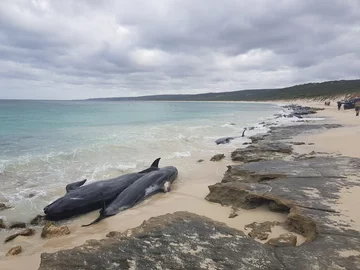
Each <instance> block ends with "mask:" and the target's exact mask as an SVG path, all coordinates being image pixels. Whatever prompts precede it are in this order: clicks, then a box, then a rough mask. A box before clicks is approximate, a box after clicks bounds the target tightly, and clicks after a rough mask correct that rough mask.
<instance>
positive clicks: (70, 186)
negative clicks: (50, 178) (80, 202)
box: [66, 179, 86, 193]
mask: <svg viewBox="0 0 360 270" xmlns="http://www.w3.org/2000/svg"><path fill="white" fill-rule="evenodd" d="M85 182H86V179H84V180H81V181H77V182H74V183H71V184H68V185H67V186H66V193H69V192H70V191H73V190H75V189H78V188H79V187H81V186H82V185H83V184H85Z"/></svg>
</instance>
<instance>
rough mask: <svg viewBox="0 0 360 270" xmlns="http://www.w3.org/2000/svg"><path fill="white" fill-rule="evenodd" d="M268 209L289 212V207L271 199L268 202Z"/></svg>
mask: <svg viewBox="0 0 360 270" xmlns="http://www.w3.org/2000/svg"><path fill="white" fill-rule="evenodd" d="M269 210H270V211H271V212H281V213H283V212H289V207H287V206H285V205H282V204H278V203H277V202H275V201H271V202H269Z"/></svg>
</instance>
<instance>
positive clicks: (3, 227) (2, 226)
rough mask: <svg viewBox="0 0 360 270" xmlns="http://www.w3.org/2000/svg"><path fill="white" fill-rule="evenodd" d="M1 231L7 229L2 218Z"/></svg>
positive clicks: (0, 221) (0, 220) (0, 222)
mask: <svg viewBox="0 0 360 270" xmlns="http://www.w3.org/2000/svg"><path fill="white" fill-rule="evenodd" d="M0 229H6V225H5V222H4V221H3V220H2V219H1V218H0Z"/></svg>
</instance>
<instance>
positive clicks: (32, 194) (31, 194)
mask: <svg viewBox="0 0 360 270" xmlns="http://www.w3.org/2000/svg"><path fill="white" fill-rule="evenodd" d="M27 197H28V198H32V197H35V194H34V193H30V194H29V195H28V196H27Z"/></svg>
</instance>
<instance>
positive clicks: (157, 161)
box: [139, 158, 160, 173]
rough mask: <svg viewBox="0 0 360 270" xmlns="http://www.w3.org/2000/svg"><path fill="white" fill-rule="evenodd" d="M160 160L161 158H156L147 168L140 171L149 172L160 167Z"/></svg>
mask: <svg viewBox="0 0 360 270" xmlns="http://www.w3.org/2000/svg"><path fill="white" fill-rule="evenodd" d="M159 161H160V158H157V159H155V160H154V162H153V163H152V164H151V165H150V167H149V168H147V169H145V170H143V171H141V172H139V173H149V172H152V171H156V170H158V169H159Z"/></svg>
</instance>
